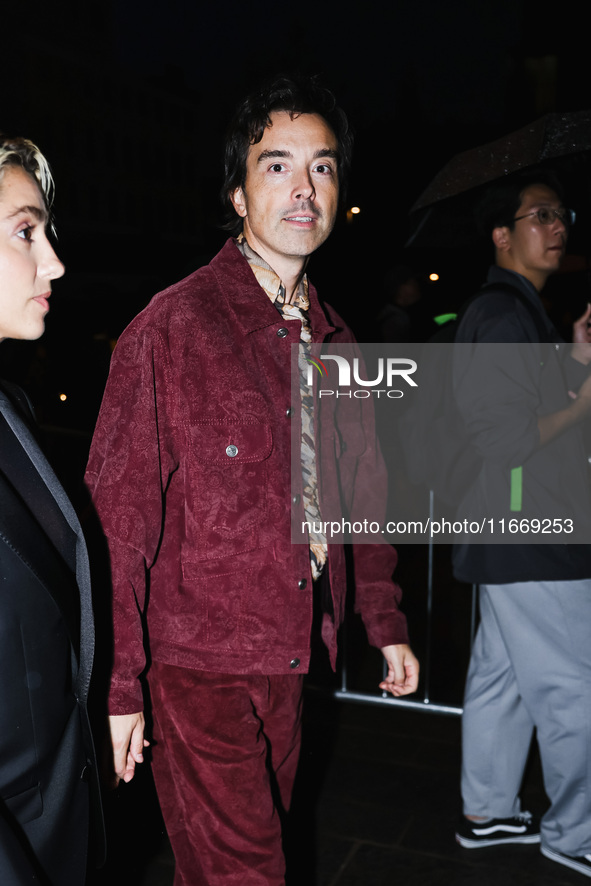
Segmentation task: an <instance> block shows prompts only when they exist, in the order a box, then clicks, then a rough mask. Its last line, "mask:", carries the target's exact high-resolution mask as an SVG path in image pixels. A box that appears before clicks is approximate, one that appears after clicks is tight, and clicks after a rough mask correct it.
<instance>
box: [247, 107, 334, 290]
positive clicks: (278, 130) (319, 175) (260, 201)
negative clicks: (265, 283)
mask: <svg viewBox="0 0 591 886" xmlns="http://www.w3.org/2000/svg"><path fill="white" fill-rule="evenodd" d="M271 124H272V125H271V126H268V127H267V128H266V129H265V131H264V133H263V137H262V139H261V141H260V142H259V143H258V144H256V145H252V147H251V148H250V150H249V152H248V157H247V161H246V183H245V185H244V187H243V188H237V189H236V190H235V191H234V194H233V195H232V202H233V204H234V208H235V210H236V212H237V213H238V215H240V216H241V217H242V218H243V219H244V234H245V236H246V239H247V240H248V243H249V245H250V246H251V248H252V249H254V250H255V251H256V252H258V253H259V255H261V256H262V258H264V259H265V260H266V261H267V262H268V264H270V265H271V267H272V268H273V270H274V271H276V272H277V274H279V276H280V277H282V279H284V278H283V270H282V269H283V268H286V270H287V268H291V269H293V268H295V267H296V266H297V264H298V263H299V264H300V266H302V267H303V263H304V261H305V258H306V257H307V256H308V255H310V254H311V253H312V252H314V251H315V250H316V249H318V247H319V246H320V245H321V244H322V243H324V241H325V240H326V238H327V237H328V235H329V234H330V232H331V230H332V227H333V225H334V221H335V216H336V211H337V203H338V197H339V181H338V171H337V140H336V137H335V135H334V133H333V131H332V129H331V128H330V127H329V126H328V124H327V123H326V122H325V121H324V119H323V118H322V117H320V116H319V115H318V114H300V115H299V116H298V117H294V118H293V120H292V119H291V117H290V115H289V113H287V112H286V111H277V112H274V113H272V114H271Z"/></svg>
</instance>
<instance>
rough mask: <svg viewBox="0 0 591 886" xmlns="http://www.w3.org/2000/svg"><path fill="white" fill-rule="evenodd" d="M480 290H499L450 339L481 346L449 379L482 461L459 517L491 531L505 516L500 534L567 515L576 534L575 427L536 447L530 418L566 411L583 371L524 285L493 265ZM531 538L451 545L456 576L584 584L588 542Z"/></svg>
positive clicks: (581, 474)
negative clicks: (517, 484) (487, 523)
mask: <svg viewBox="0 0 591 886" xmlns="http://www.w3.org/2000/svg"><path fill="white" fill-rule="evenodd" d="M487 283H489V284H491V285H494V284H495V283H498V284H500V285H499V291H498V292H495V291H494V289H493V290H492V291H487V293H486V294H485V295H483V296H482V297H480V298H477V299H475V300H474V301H473V302H472V303H471V304H470V306H469V308H468V310H467V311H466V314H465V315H464V317H463V319H462V322H461V323H460V326H459V329H458V332H457V335H456V338H455V341H456V342H458V343H466V344H468V343H479V344H482V345H484V347H483V348H480V349H478V348H477V349H468V350H466V351H464V352H463V351H462V350H459V351H458V353H459V354H460V355H462V354H465V355H466V356H461V357H460V359H461V360H462V361H463V365H462V367H461V372H456V379H455V390H456V401H457V403H458V407H459V409H460V412H461V413H462V414H463V417H464V420H465V423H466V427H467V430H468V433H469V435H470V437H471V442H472V443H473V445H474V446H475V448H476V449H477V450H478V451H479V452H480V454H481V456H482V459H483V464H482V468H481V471H480V475H479V477H478V479H477V480H476V482H475V484H474V486H473V488H472V489H471V490H470V491H469V492H468V493H467V495H466V499H465V500H464V501H463V502H462V504H461V505H460V509H459V513H460V512H461V514H462V515H465V516H469V518H470V519H476V520H487V519H489V518H493V519H494V520H495V521H496V528H497V530H498V529H499V523H498V520H499V518H505V521H506V522H505V527H507V525H508V523H509V520H511V519H516V520H520V519H522V518H527V519H528V520H531V519H532V518H547V519H550V520H553V519H554V518H558V519H560V520H563V519H564V518H565V517H566V518H568V517H573V518H574V519H575V522H576V526H577V528H578V529H579V530H580V528H581V526H583V525H588V522H589V514H590V505H589V492H588V486H589V481H588V474H587V471H588V465H587V456H586V453H585V450H584V447H583V437H582V432H581V428H580V427H574V428H571V429H570V430H568V431H567V432H566V433H564V434H562V435H560V436H559V437H557V438H555V440H553V441H551V442H550V443H548V444H546V446H544V447H542V448H540V447H539V433H538V428H537V420H538V416H540V415H544V414H551V413H553V412H556V411H558V410H560V409H564V408H565V407H566V406H568V404H569V402H570V400H569V395H568V391H569V390H572V391H577V390H578V389H579V387H580V385H581V384H582V382H583V381H584V379H585V378H586V376H587V374H588V372H589V370H588V368H587V367H585V366H583V365H582V364H580V363H578V362H577V361H575V360H573V359H572V358H571V357H570V355H569V346H568V345H565V343H564V342H563V340H562V339H561V337H560V335H559V334H558V332H557V331H556V329H555V328H554V326H553V325H552V323H551V322H550V320H549V318H548V316H547V315H546V313H545V311H544V308H543V305H542V302H541V300H540V297H539V294H538V293H537V291H536V290H535V288H534V287H533V286H532V284H531V283H530V282H529V281H528V280H526V279H525V278H524V277H522V276H521V275H520V274H517V273H514V272H512V271H508V270H504V269H502V268H499V267H497V266H493V267H492V268H491V269H490V271H489V275H488V280H487ZM507 284H508V285H510V286H513V287H515V288H517V289H518V290H519V292H520V293H521V294H522V296H523V297H525V298H526V299H527V305H526V304H523V303H522V301H521V300H520V299H519V298H518V297H516V296H515V295H512V294H511V293H510V292H509V291H507V289H506V288H503V286H505V287H506V286H507ZM532 313H534V314H535V315H536V316H537V318H538V322H537V323H536V321H535V320H534V318H533V317H532ZM540 322H541V324H543V325H544V326H545V328H546V336H545V342H546V343H545V344H543V345H539V346H538V343H539V342H540V330H539V326H540ZM495 344H498V347H495ZM503 344H504V345H507V346H508V347H506V348H503V347H502V345H503ZM461 347H465V345H461ZM509 367H510V368H509ZM516 467H521V468H522V504H521V506H520V508H519V509H512V508H511V506H510V475H511V470H512V469H513V468H516ZM503 502H504V504H503ZM556 525H558V524H556ZM505 532H506V534H507V537H508V538H509V533H507V530H506V529H505ZM497 537H498V536H497ZM585 537H587V536H586V534H585ZM530 538H531V539H532V540H533V541H534V543H532V544H506V545H503V544H487V545H483V544H458V545H456V546H455V548H454V572H455V575H456V577H457V578H459V579H460V580H462V581H469V582H478V583H484V584H505V583H510V582H522V581H567V580H575V579H582V578H590V577H591V547H590V546H589V545H588V544H568V534H566V533H564V532H556V531H554V527H552V532H551V533H550V534H548V535H545V536H544V538H545V539H546V540H550V541H551V542H552V543H545V544H539V543H535V542H536V541H537V540H538V539H540V538H541V536H540V535H538V536H537V538H536V535H535V534H531V535H530ZM578 538H579V540H580V538H581V534H580V532H579V533H578Z"/></svg>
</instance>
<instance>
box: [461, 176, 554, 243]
mask: <svg viewBox="0 0 591 886" xmlns="http://www.w3.org/2000/svg"><path fill="white" fill-rule="evenodd" d="M531 185H546V187H548V188H551V189H552V190H553V191H554V192H555V193H556V195H557V196H558V199H559V200H560V201H561V202H564V191H563V188H562V185H561V184H560V182H559V180H558V178H557V177H556V175H555V173H554V172H553V171H552V170H551V169H545V168H543V167H537V168H534V169H526V170H524V171H523V172H515V173H513V174H511V175H508V176H507V177H506V178H502V179H499V180H497V181H496V182H494V183H493V184H492V185H490V186H489V187H488V188H487V190H486V191H485V192H484V195H483V197H482V198H481V200H480V203H479V204H478V206H477V207H476V210H475V220H476V226H477V228H478V232H479V234H481V235H482V236H483V237H490V236H491V235H492V232H493V231H494V229H495V228H504V227H507V228H509V229H510V230H511V231H512V230H513V228H514V227H515V216H516V215H517V213H518V211H519V207H520V206H521V200H522V194H523V192H524V191H525V189H526V188H529V187H531Z"/></svg>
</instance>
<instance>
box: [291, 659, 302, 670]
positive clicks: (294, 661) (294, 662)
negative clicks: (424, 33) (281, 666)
mask: <svg viewBox="0 0 591 886" xmlns="http://www.w3.org/2000/svg"><path fill="white" fill-rule="evenodd" d="M289 666H290V668H299V666H300V660H299V658H292V660H291V661H290V663H289Z"/></svg>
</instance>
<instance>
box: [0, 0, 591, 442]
mask: <svg viewBox="0 0 591 886" xmlns="http://www.w3.org/2000/svg"><path fill="white" fill-rule="evenodd" d="M352 8H354V9H355V10H356V11H355V12H353V13H351V12H345V7H344V5H343V4H342V3H338V4H337V3H333V2H328V3H316V4H309V3H306V4H305V3H300V4H295V3H290V4H287V3H280V4H278V3H271V2H266V0H264V2H258V3H250V4H247V3H244V2H241V3H238V2H233V0H232V2H224V3H214V2H211V3H208V4H204V3H199V2H189V0H171V2H169V3H167V4H166V6H165V5H164V4H163V3H160V4H157V3H151V2H140V0H130V2H117V0H111V2H102V0H101V2H99V0H89V2H86V3H84V4H80V3H78V2H62V3H60V4H59V5H56V4H52V5H49V4H35V3H33V4H27V5H26V10H25V9H24V8H23V7H18V6H17V7H15V6H12V7H11V9H10V11H9V12H8V13H4V27H3V30H2V35H1V40H2V44H3V46H2V58H3V61H4V66H3V67H4V76H3V78H2V86H1V87H0V95H1V101H0V129H2V130H3V131H5V132H11V133H15V134H23V135H26V136H28V137H30V138H33V139H34V140H35V141H36V142H37V143H38V144H39V145H40V147H41V148H42V150H43V151H44V152H45V153H46V154H47V156H48V158H49V160H50V162H51V163H52V165H53V168H54V171H55V177H56V182H57V198H56V206H55V209H56V219H57V226H58V232H59V244H58V252H59V254H60V256H61V257H62V258H63V259H64V261H65V263H66V266H67V274H66V276H65V278H64V279H63V280H62V281H59V283H58V284H57V285H56V286H55V292H56V298H55V300H54V309H53V310H52V312H51V315H50V317H49V319H48V323H47V330H48V331H47V334H46V337H45V338H44V339H43V348H44V351H45V353H43V354H41V356H40V353H39V348H38V346H37V345H23V344H21V343H18V344H17V345H14V346H12V344H5V345H3V347H2V353H0V361H2V363H3V365H2V367H0V368H1V369H2V371H3V372H4V374H8V375H12V376H15V377H21V376H22V374H23V373H24V374H25V376H27V377H26V378H25V379H24V380H25V381H27V382H29V383H31V382H32V383H33V387H34V388H35V387H37V389H38V393H39V396H40V397H41V399H42V400H44V401H46V403H47V404H49V402H50V401H51V402H53V403H55V400H54V399H53V400H52V398H55V393H56V390H57V388H58V387H60V386H62V387H63V386H64V385H66V384H69V385H70V389H71V390H75V389H76V386H78V388H79V390H78V392H77V400H78V404H79V405H78V407H77V408H76V409H74V407H72V409H71V412H70V417H69V418H68V419H67V420H66V423H70V424H73V425H80V426H84V427H86V428H87V427H92V424H93V420H94V413H95V410H96V406H97V402H98V398H99V397H100V390H101V388H102V384H103V383H104V377H105V373H106V367H107V366H108V351H107V350H106V348H107V344H108V342H109V341H112V340H114V339H115V338H116V337H117V336H118V335H119V333H120V332H121V329H122V328H123V327H124V326H125V325H126V323H127V322H128V321H129V320H130V319H131V317H132V316H133V315H134V314H135V313H136V312H137V311H138V310H140V309H141V308H142V307H143V306H144V305H145V304H146V303H147V301H148V300H149V298H150V297H151V295H152V294H153V293H154V292H155V291H157V290H158V289H161V288H163V287H164V286H166V285H168V284H170V283H173V282H175V281H176V280H178V279H180V278H181V277H183V276H185V275H186V274H188V273H190V272H191V271H192V270H194V269H195V268H196V267H198V266H199V265H200V264H202V263H204V262H206V261H208V260H209V258H210V257H211V256H212V255H213V254H214V253H215V252H216V251H217V250H218V249H219V247H220V246H221V244H222V243H223V241H224V239H225V235H224V234H223V232H221V231H220V229H219V223H220V220H221V216H220V210H219V201H218V191H219V187H220V184H221V154H222V143H223V133H224V129H225V126H226V124H227V121H228V119H229V117H230V115H231V113H232V109H233V107H234V105H235V104H236V102H237V100H238V99H240V98H241V97H242V96H243V95H244V94H245V92H246V91H247V90H248V89H249V88H251V87H252V86H253V85H256V84H257V83H258V82H260V80H261V79H263V78H266V77H269V76H270V75H273V74H275V73H278V72H291V71H299V72H305V73H316V74H319V75H320V76H321V78H322V79H323V81H324V82H325V83H326V84H327V85H328V86H330V87H331V88H332V89H333V90H334V91H335V93H336V94H337V97H338V100H339V102H340V104H341V105H342V106H343V107H344V108H345V110H346V111H347V113H348V114H349V117H350V120H351V122H352V124H353V128H354V130H355V132H356V149H355V155H354V162H353V175H352V179H351V182H350V189H349V205H352V204H357V205H359V206H360V207H361V210H362V211H361V213H360V215H359V216H357V217H356V218H355V220H354V223H352V224H347V223H346V221H345V219H344V217H343V218H341V219H339V222H338V224H337V227H336V230H335V232H334V234H333V235H332V237H331V239H330V241H329V242H328V243H327V244H326V245H325V246H323V247H322V249H321V250H320V251H319V253H318V255H317V256H314V258H313V260H312V262H311V265H310V273H311V276H312V278H313V280H314V281H315V282H316V284H317V286H318V289H319V291H320V294H321V295H322V296H323V297H324V298H326V299H327V300H328V301H331V302H332V303H334V304H335V305H336V306H338V308H339V309H340V310H341V312H342V313H343V314H344V316H345V318H346V319H347V320H348V321H349V322H350V324H351V325H352V326H353V327H354V329H356V331H357V332H358V335H359V336H360V337H361V338H371V337H372V322H373V320H374V318H375V314H376V313H377V311H378V309H379V306H380V302H381V300H382V298H383V284H384V278H385V277H386V275H387V273H388V271H389V269H391V268H392V267H393V266H394V265H397V264H400V263H405V264H410V265H411V266H412V267H413V268H414V270H416V271H417V272H418V273H419V274H420V275H422V277H424V276H425V275H426V274H427V272H429V271H431V270H433V269H434V268H435V269H436V270H439V272H440V273H441V274H442V280H441V283H440V284H438V286H439V288H438V290H437V292H436V293H435V290H434V289H433V288H431V289H430V290H429V291H428V293H427V294H428V297H429V298H430V299H431V300H433V299H436V300H437V301H438V305H439V304H440V305H441V306H442V307H446V306H447V304H446V302H447V301H448V300H449V299H451V298H452V297H453V298H456V299H457V298H458V297H459V298H460V299H463V298H464V297H467V296H468V295H470V294H471V292H472V291H473V289H474V286H477V285H478V282H479V280H480V279H481V278H482V276H483V274H484V270H485V265H486V261H487V257H486V255H484V254H482V255H481V254H480V253H478V252H476V253H470V254H469V255H468V254H466V252H465V251H462V250H460V249H459V250H457V251H449V250H448V251H447V252H446V253H445V254H442V253H437V252H433V251H429V250H406V251H405V250H404V243H405V241H406V238H407V236H408V211H409V208H410V206H411V205H412V204H413V203H414V201H415V200H416V199H417V197H418V196H419V194H420V193H421V191H422V190H423V189H424V188H425V187H426V185H427V184H428V183H429V181H430V180H431V178H432V177H433V176H434V175H435V173H436V172H437V171H438V169H439V168H440V167H441V166H442V165H443V164H444V163H445V162H446V160H447V159H449V157H450V156H452V155H453V154H455V153H457V152H459V151H462V150H465V149H467V148H470V147H472V146H474V145H477V144H481V143H483V142H487V141H490V140H493V139H495V138H498V137H499V136H501V135H503V134H504V133H507V132H510V131H512V130H514V129H517V128H519V127H520V126H523V125H525V124H526V123H529V122H530V121H532V120H534V119H536V118H537V117H539V116H540V115H542V114H544V113H546V112H549V111H554V110H560V111H570V110H576V109H583V108H585V107H588V106H589V104H591V103H590V101H589V98H588V92H589V90H588V87H589V70H588V62H587V58H588V55H589V53H588V50H587V46H586V38H585V33H586V28H585V27H584V25H583V22H582V18H583V12H582V11H580V10H581V8H582V6H581V4H572V6H571V5H570V4H569V3H568V2H567V3H561V4H559V6H558V7H557V5H556V4H550V3H549V2H545V0H544V2H539V3H536V4H534V3H533V2H532V0H495V2H492V0H480V2H474V0H450V2H441V0H417V2H406V0H404V2H401V0H394V2H389V3H386V2H376V0H364V2H363V3H359V4H356V5H355V6H354V7H352ZM6 16H8V18H6ZM425 285H426V289H427V290H428V289H429V288H428V284H425ZM434 293H435V294H434ZM360 294H361V295H362V296H363V299H362V301H363V308H362V310H361V311H360V310H359V307H358V304H359V296H360ZM584 297H586V296H584ZM17 348H18V351H17ZM47 352H48V353H49V355H50V357H49V358H48V356H47ZM35 361H37V363H39V361H40V363H41V365H40V366H37V368H36V369H35V368H34V370H32V369H31V362H33V364H35ZM49 363H51V371H49V368H48V364H49ZM4 364H7V366H6V365H4ZM80 365H82V367H83V371H79V369H77V370H76V371H75V372H73V370H72V367H73V366H76V367H80ZM74 376H76V379H77V380H76V381H74ZM22 380H23V379H22V377H21V381H22ZM89 391H91V392H92V393H90V394H89ZM94 391H96V392H97V393H96V394H95V393H94ZM74 399H76V398H74ZM83 400H84V401H85V404H86V405H85V406H84V407H83V406H82V401H83ZM71 402H72V399H71V400H70V403H71ZM68 408H70V407H68ZM60 409H61V413H59V414H58V411H57V407H55V408H54V407H50V406H49V405H46V407H45V412H46V414H47V415H48V417H49V418H51V420H52V421H56V422H60V421H63V420H64V419H63V416H64V415H65V410H64V409H63V408H62V407H61V406H60Z"/></svg>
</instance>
